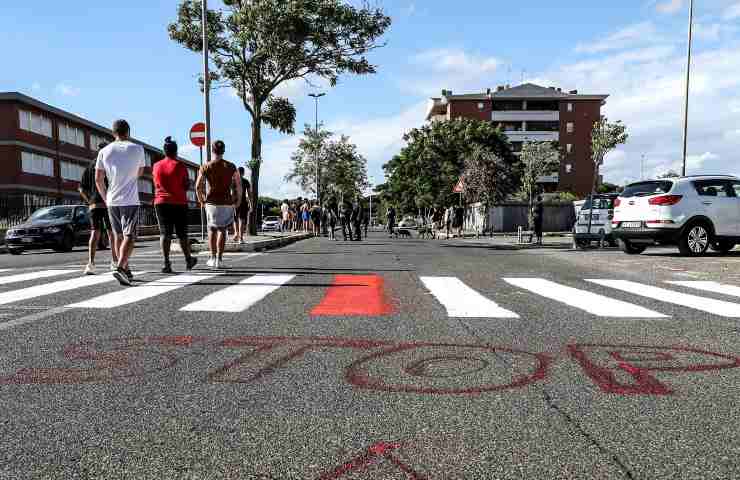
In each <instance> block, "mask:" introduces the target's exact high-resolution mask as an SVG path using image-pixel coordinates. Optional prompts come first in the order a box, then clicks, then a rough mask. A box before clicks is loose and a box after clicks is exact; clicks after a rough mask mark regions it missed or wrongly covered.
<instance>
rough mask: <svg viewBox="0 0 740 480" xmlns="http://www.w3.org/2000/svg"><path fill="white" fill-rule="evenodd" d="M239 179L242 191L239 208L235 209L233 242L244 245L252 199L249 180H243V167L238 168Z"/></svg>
mask: <svg viewBox="0 0 740 480" xmlns="http://www.w3.org/2000/svg"><path fill="white" fill-rule="evenodd" d="M238 171H239V179H240V180H241V184H240V188H241V189H242V196H241V199H242V201H241V203H240V204H239V208H237V209H236V222H235V225H236V227H235V228H236V235H235V238H234V241H235V242H237V243H244V233H245V231H246V230H247V223H249V214H250V212H251V211H252V197H251V196H250V191H251V188H250V185H249V180H247V179H246V178H244V167H239V168H238Z"/></svg>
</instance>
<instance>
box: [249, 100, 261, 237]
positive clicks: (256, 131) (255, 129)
mask: <svg viewBox="0 0 740 480" xmlns="http://www.w3.org/2000/svg"><path fill="white" fill-rule="evenodd" d="M259 109H260V106H259V105H255V106H254V119H253V121H252V162H251V165H250V169H251V179H252V191H251V199H252V210H251V211H250V212H249V234H250V235H257V200H258V199H259V182H260V166H261V163H262V115H261V112H260V110H259Z"/></svg>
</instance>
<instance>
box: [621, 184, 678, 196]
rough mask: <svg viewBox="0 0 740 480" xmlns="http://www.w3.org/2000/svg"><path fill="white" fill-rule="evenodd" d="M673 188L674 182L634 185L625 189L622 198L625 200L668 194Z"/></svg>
mask: <svg viewBox="0 0 740 480" xmlns="http://www.w3.org/2000/svg"><path fill="white" fill-rule="evenodd" d="M671 188H673V182H672V181H670V180H655V181H651V182H640V183H633V184H632V185H628V186H627V187H626V188H625V189H624V192H622V195H621V196H622V197H624V198H629V197H645V196H648V195H657V194H661V193H668V192H670V191H671Z"/></svg>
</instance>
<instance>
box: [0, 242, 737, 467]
mask: <svg viewBox="0 0 740 480" xmlns="http://www.w3.org/2000/svg"><path fill="white" fill-rule="evenodd" d="M105 256H106V253H104V254H103V257H104V258H105ZM84 257H85V252H84V251H82V250H78V251H75V252H72V253H67V254H58V253H53V254H52V253H48V254H47V253H38V254H24V255H22V256H19V257H13V256H10V255H3V256H0V269H7V270H6V271H0V335H2V337H3V342H2V346H1V347H0V389H2V393H3V395H2V400H0V402H1V403H0V412H2V413H1V414H0V478H3V479H4V478H8V479H39V478H49V479H57V478H58V479H71V478H79V479H92V478H100V479H132V478H136V479H139V478H151V479H162V478H167V479H211V478H212V479H319V480H328V479H445V480H448V479H479V478H480V479H561V478H563V479H565V478H568V479H570V478H599V479H612V478H613V479H668V478H670V479H733V478H739V477H740V458H739V454H740V439H739V438H738V433H737V425H738V420H739V418H738V417H740V407H738V400H737V398H738V394H740V388H739V387H740V368H738V367H740V358H738V356H740V347H738V340H739V339H740V329H739V328H738V318H740V287H738V286H740V268H739V267H740V253H738V252H735V253H734V254H730V255H728V256H724V257H720V256H710V257H707V258H703V259H698V260H697V259H685V258H681V257H678V256H676V255H674V253H673V250H655V251H651V252H650V253H648V254H643V255H640V256H637V257H630V256H626V255H624V254H622V253H621V252H619V251H611V250H605V251H586V252H578V251H570V250H564V249H539V250H522V251H511V250H504V249H497V248H492V247H491V246H489V245H487V244H486V243H485V242H483V241H475V240H467V241H459V240H458V241H432V240H418V239H411V240H402V239H398V240H396V239H394V240H390V239H388V238H386V237H385V236H383V235H381V234H379V233H376V234H372V235H371V236H370V238H369V240H367V241H364V242H361V243H357V242H355V243H344V242H331V241H329V240H327V239H312V240H306V241H303V242H300V243H297V244H294V245H292V246H290V247H287V248H284V249H280V250H275V251H271V252H267V253H264V254H257V255H254V254H237V255H232V256H229V257H228V258H227V259H228V263H229V266H230V268H229V269H228V270H225V271H219V272H212V271H209V270H207V269H205V268H203V267H199V268H198V269H197V270H196V271H194V272H193V273H192V274H191V275H179V276H165V275H162V274H160V273H157V272H158V270H159V268H160V265H159V258H158V255H157V251H156V246H155V244H153V243H152V244H146V245H144V246H142V247H141V248H138V249H137V251H136V254H135V257H134V260H133V262H132V265H133V267H134V268H133V269H134V271H135V272H149V273H140V274H138V275H137V282H136V285H137V286H135V287H133V288H130V289H124V288H123V287H119V286H118V284H117V283H116V282H114V281H111V278H110V277H109V276H108V275H107V274H106V275H100V276H97V277H82V276H81V275H80V271H81V268H82V264H83V263H84ZM99 263H101V264H102V262H100V261H99ZM174 267H175V268H176V269H182V268H183V266H182V259H181V258H176V259H175V265H174ZM615 281H618V282H615ZM93 282H95V283H93ZM152 282H154V283H152ZM668 282H691V283H681V284H675V283H668ZM697 282H700V283H697Z"/></svg>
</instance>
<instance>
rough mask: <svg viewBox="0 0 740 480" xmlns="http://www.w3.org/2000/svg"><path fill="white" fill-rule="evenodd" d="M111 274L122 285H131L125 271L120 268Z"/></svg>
mask: <svg viewBox="0 0 740 480" xmlns="http://www.w3.org/2000/svg"><path fill="white" fill-rule="evenodd" d="M113 276H114V277H115V278H116V280H118V283H120V284H121V285H123V286H124V287H130V286H131V280H129V278H128V276H127V275H126V272H125V271H124V270H123V269H122V268H117V269H116V271H115V272H113Z"/></svg>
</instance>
